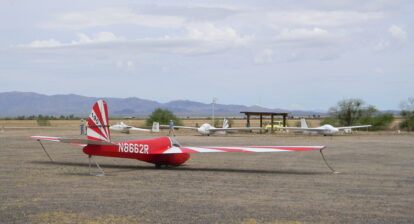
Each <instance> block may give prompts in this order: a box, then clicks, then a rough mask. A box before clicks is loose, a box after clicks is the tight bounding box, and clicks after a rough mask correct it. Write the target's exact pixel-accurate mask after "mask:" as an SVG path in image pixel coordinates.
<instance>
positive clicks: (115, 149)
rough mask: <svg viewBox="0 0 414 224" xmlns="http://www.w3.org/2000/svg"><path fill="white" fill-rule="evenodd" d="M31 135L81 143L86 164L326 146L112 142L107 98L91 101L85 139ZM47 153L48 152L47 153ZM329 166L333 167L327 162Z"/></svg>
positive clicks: (178, 160)
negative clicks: (114, 159)
mask: <svg viewBox="0 0 414 224" xmlns="http://www.w3.org/2000/svg"><path fill="white" fill-rule="evenodd" d="M31 138H33V139H37V140H38V141H39V142H40V141H41V140H46V141H54V142H63V143H69V144H73V145H79V146H83V152H84V153H85V154H87V155H88V156H89V167H90V164H91V163H90V159H91V157H92V156H107V157H118V158H128V159H137V160H141V161H145V162H149V163H153V164H155V166H156V167H157V168H159V167H161V166H162V165H165V166H168V165H173V166H177V165H181V164H183V163H185V162H186V161H187V160H188V159H189V158H190V154H191V153H207V152H292V151H310V150H320V152H321V154H322V150H323V149H324V148H325V147H324V146H248V147H229V146H223V147H222V146H212V147H183V146H181V145H180V144H179V143H178V142H177V141H176V140H175V139H174V138H171V137H166V136H164V137H159V138H154V139H147V140H137V141H123V142H111V139H110V131H109V122H108V108H107V104H106V102H105V101H103V100H98V101H97V102H96V103H95V104H94V106H93V108H92V112H91V114H90V115H89V118H88V129H87V139H72V138H61V137H48V136H31ZM40 143H41V142H40ZM42 147H43V145H42ZM43 149H44V147H43ZM44 150H45V149H44ZM45 152H46V154H47V151H46V150H45ZM47 155H48V156H49V154H47ZM322 156H323V154H322ZM49 158H50V156H49ZM323 158H324V157H323ZM50 159H51V158H50ZM324 161H325V158H324ZM325 162H326V161H325ZM96 165H97V167H98V168H99V169H100V170H101V172H102V173H101V175H103V174H104V172H103V170H102V169H101V168H100V167H99V165H98V163H96ZM327 165H328V164H327ZM328 167H329V168H330V169H331V170H332V171H334V170H333V169H332V168H331V167H330V166H329V165H328Z"/></svg>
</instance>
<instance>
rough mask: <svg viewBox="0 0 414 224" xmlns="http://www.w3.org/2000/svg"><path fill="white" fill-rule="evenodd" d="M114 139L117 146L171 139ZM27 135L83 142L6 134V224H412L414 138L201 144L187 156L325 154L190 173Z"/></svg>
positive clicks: (201, 139)
mask: <svg viewBox="0 0 414 224" xmlns="http://www.w3.org/2000/svg"><path fill="white" fill-rule="evenodd" d="M166 133H167V132H165V131H163V132H161V133H159V134H145V133H134V134H130V135H124V134H120V133H114V132H113V133H112V139H113V140H114V141H121V140H127V139H129V140H133V139H143V138H151V137H155V136H159V135H165V134H166ZM30 135H47V136H65V137H79V136H78V129H77V128H76V127H64V126H61V127H53V128H46V129H37V128H33V129H26V130H25V129H5V130H4V131H3V132H0V223H35V224H37V223H39V224H40V223H53V224H54V223H85V224H86V223H89V224H92V223H94V224H97V223H99V224H101V223H126V224H130V223H242V224H257V223H282V224H293V223H295V224H303V223H413V222H414V212H413V211H414V162H413V161H414V144H413V143H414V135H412V134H411V135H410V134H400V135H397V134H394V133H391V132H389V133H367V132H358V133H353V134H351V135H339V136H333V137H323V136H307V135H305V136H303V135H293V134H284V135H282V134H275V135H270V134H232V135H228V136H199V135H197V134H196V133H195V132H181V131H179V132H177V135H178V136H176V139H177V140H178V141H179V142H180V143H181V144H182V145H185V146H211V145H218V146H230V145H235V146H242V145H248V146H253V145H325V146H327V147H328V148H327V149H326V150H325V155H326V157H327V159H328V161H329V162H330V164H331V165H332V166H333V167H334V168H335V169H337V170H338V171H340V172H341V173H340V174H331V172H330V170H329V169H328V168H327V167H326V166H325V164H324V163H323V161H322V159H321V156H320V154H319V152H318V151H311V152H289V153H216V154H215V153H204V154H193V155H192V157H191V158H192V159H191V160H190V161H188V162H187V163H186V164H185V165H184V166H180V167H176V168H167V169H155V168H154V166H153V165H152V164H148V163H144V162H140V161H136V160H128V159H116V158H104V157H96V158H95V160H96V161H98V162H99V163H100V165H101V166H102V167H103V168H104V170H105V172H106V174H107V175H106V176H104V177H96V176H90V175H89V174H88V159H87V156H86V155H85V154H83V153H82V151H81V148H80V147H77V146H72V145H67V144H62V143H54V142H44V145H45V146H46V148H47V149H48V152H49V153H50V155H51V156H52V158H53V159H54V161H55V162H50V161H49V159H48V158H47V157H46V155H45V154H44V153H43V150H42V148H41V147H40V145H39V144H38V143H37V142H36V141H34V140H32V139H28V138H27V136H30Z"/></svg>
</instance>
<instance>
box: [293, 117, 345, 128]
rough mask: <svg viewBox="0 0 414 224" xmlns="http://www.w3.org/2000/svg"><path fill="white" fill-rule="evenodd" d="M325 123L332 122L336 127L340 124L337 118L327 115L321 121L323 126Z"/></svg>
mask: <svg viewBox="0 0 414 224" xmlns="http://www.w3.org/2000/svg"><path fill="white" fill-rule="evenodd" d="M325 124H330V125H332V126H334V127H338V126H339V120H338V119H337V118H333V117H325V118H324V119H323V120H322V121H321V126H322V125H325ZM299 126H300V124H299Z"/></svg>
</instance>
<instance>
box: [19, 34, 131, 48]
mask: <svg viewBox="0 0 414 224" xmlns="http://www.w3.org/2000/svg"><path fill="white" fill-rule="evenodd" d="M77 36H78V39H77V40H74V41H72V42H70V43H62V42H60V41H57V40H55V39H49V40H35V41H32V42H31V43H30V44H27V45H19V47H29V48H51V47H68V46H69V47H70V46H76V45H84V44H96V43H104V42H113V41H122V40H125V38H123V37H118V36H116V35H115V34H113V33H111V32H99V33H96V34H94V35H93V36H91V37H89V36H88V35H86V34H84V33H78V35H77Z"/></svg>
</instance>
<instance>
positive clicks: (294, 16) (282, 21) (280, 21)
mask: <svg viewBox="0 0 414 224" xmlns="http://www.w3.org/2000/svg"><path fill="white" fill-rule="evenodd" d="M383 17H384V15H383V13H382V12H358V11H316V10H315V11H309V10H305V11H287V12H283V11H281V12H277V11H275V12H269V13H267V18H268V19H269V22H270V25H271V26H272V27H274V28H281V27H285V26H313V27H315V26H316V27H327V26H344V25H353V24H362V23H367V22H372V21H377V20H380V19H382V18H383Z"/></svg>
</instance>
